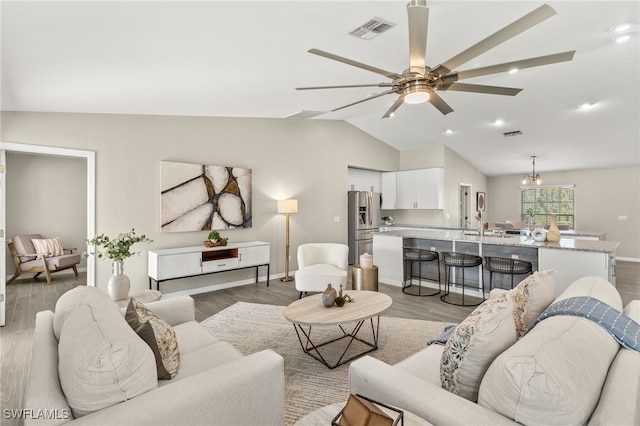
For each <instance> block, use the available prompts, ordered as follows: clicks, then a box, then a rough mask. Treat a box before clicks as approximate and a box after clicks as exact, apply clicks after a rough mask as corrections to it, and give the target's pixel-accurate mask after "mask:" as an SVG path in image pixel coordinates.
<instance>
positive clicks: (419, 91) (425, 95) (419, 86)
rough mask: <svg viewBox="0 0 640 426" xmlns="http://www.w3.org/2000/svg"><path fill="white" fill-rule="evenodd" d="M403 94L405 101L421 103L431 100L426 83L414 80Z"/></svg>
mask: <svg viewBox="0 0 640 426" xmlns="http://www.w3.org/2000/svg"><path fill="white" fill-rule="evenodd" d="M402 95H403V99H404V102H405V103H408V104H421V103H424V102H427V101H428V100H429V95H430V92H429V88H428V86H427V85H426V84H425V83H423V82H420V81H413V82H410V83H409V84H408V85H407V87H405V88H404V89H403V90H402Z"/></svg>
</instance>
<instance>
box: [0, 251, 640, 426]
mask: <svg viewBox="0 0 640 426" xmlns="http://www.w3.org/2000/svg"><path fill="white" fill-rule="evenodd" d="M616 275H617V288H618V291H619V292H620V295H621V296H622V301H623V305H626V304H627V303H629V302H630V301H631V300H634V299H640V263H633V262H618V264H617V270H616ZM78 285H86V275H85V274H82V273H81V274H79V276H78V278H76V277H75V276H74V275H73V274H54V275H53V282H52V284H51V285H47V284H46V281H44V279H38V280H33V279H26V280H18V282H17V283H14V284H12V285H10V286H8V287H7V302H6V325H5V326H4V327H2V328H0V342H1V343H0V348H1V351H2V353H1V361H0V376H1V378H2V387H1V389H0V392H1V395H0V401H1V404H2V405H1V407H0V408H1V410H0V411H2V410H4V409H11V408H22V400H23V394H24V387H25V383H26V377H27V373H28V368H29V360H30V358H31V339H32V336H33V329H34V325H35V316H36V313H37V312H39V311H42V310H47V309H50V310H53V309H54V307H55V304H56V301H57V300H58V298H59V297H60V295H62V294H63V293H65V292H66V291H68V290H70V289H72V288H74V287H76V286H78ZM379 291H381V292H383V293H386V294H388V295H389V296H391V297H392V299H393V304H392V305H391V307H390V308H389V309H388V310H387V311H385V312H384V314H383V315H387V316H393V317H400V318H414V319H422V320H430V321H444V322H460V321H461V320H462V319H464V318H465V317H466V316H467V315H468V314H469V313H470V312H471V311H472V310H473V309H474V308H473V307H459V306H452V305H447V304H445V303H443V302H441V301H440V299H439V297H438V296H434V297H415V296H410V295H407V294H404V293H402V292H401V291H400V288H398V287H393V286H388V285H384V284H381V285H380V286H379ZM193 298H194V300H195V305H196V320H198V321H203V320H205V319H206V318H209V317H210V316H212V315H214V314H215V313H217V312H220V311H221V310H223V309H225V308H227V307H229V306H231V305H233V304H234V303H235V302H238V301H244V302H252V303H267V304H272V305H282V306H286V305H288V304H289V303H291V302H292V301H294V300H296V299H297V292H296V290H295V288H294V284H293V283H292V282H289V283H283V282H281V281H279V280H277V279H274V280H271V283H270V286H269V287H267V286H266V285H265V283H264V282H262V283H258V284H251V285H246V286H241V287H234V288H229V289H224V290H219V291H215V292H210V293H203V294H199V295H194V296H193ZM21 423H22V422H19V421H16V420H7V419H4V416H3V417H2V425H20V424H21Z"/></svg>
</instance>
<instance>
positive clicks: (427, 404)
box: [349, 277, 640, 425]
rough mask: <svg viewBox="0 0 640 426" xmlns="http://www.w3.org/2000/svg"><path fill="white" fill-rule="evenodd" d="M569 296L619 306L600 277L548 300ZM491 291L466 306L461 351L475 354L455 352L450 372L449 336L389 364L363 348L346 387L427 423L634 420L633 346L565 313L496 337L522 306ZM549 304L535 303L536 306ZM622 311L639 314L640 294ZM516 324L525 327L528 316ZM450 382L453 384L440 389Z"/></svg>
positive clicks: (637, 364) (638, 419) (639, 371)
mask: <svg viewBox="0 0 640 426" xmlns="http://www.w3.org/2000/svg"><path fill="white" fill-rule="evenodd" d="M535 289H536V287H535V286H532V287H531V288H529V289H527V291H525V292H522V291H520V296H522V295H523V294H526V295H527V297H529V296H531V294H533V292H534V291H535ZM520 290H522V289H520ZM512 291H515V289H514V290H512ZM530 292H531V294H529V293H530ZM509 296H513V294H509ZM578 296H590V297H594V298H596V299H598V300H600V301H603V302H605V303H606V304H608V305H610V306H611V307H613V308H615V309H616V310H619V311H621V310H622V301H621V299H620V296H619V294H618V292H617V291H616V289H615V287H613V286H612V285H611V284H610V283H609V282H607V281H605V280H603V279H600V278H596V277H585V278H582V279H580V280H577V281H576V282H574V283H573V284H572V285H571V286H570V287H569V288H568V289H567V290H566V291H565V292H564V293H563V294H562V295H560V296H559V297H558V298H557V299H556V300H563V299H567V298H571V297H578ZM498 297H503V298H504V297H505V293H504V292H492V295H491V298H490V299H489V300H488V301H487V302H489V303H487V302H485V303H487V306H488V307H487V306H485V307H479V308H478V309H477V311H478V310H479V311H484V314H483V313H480V314H478V313H477V312H476V311H474V313H472V314H471V315H470V316H469V318H467V320H469V321H467V320H465V321H463V323H465V322H466V323H467V324H466V325H467V327H466V328H465V327H462V328H463V329H464V331H465V332H467V333H470V334H474V333H475V337H473V338H472V340H470V342H471V343H469V344H468V345H467V346H466V347H465V350H475V353H473V354H471V355H469V353H468V352H467V353H466V355H464V354H463V357H462V361H461V362H459V365H458V367H459V370H458V371H457V372H456V373H455V374H454V375H453V376H452V377H449V378H448V379H446V380H445V378H446V376H447V374H448V368H449V366H448V365H447V364H448V363H449V362H450V361H451V356H450V355H446V354H445V355H444V356H443V354H444V353H445V351H451V350H452V349H454V348H452V346H455V344H458V343H460V340H459V341H458V343H455V344H451V343H450V342H451V339H449V340H448V341H447V344H446V345H440V344H432V345H429V346H426V347H425V348H424V349H422V350H421V351H419V352H418V353H416V354H414V355H412V356H411V357H409V358H407V359H405V360H403V361H401V362H400V363H398V364H396V365H393V366H391V365H388V364H386V363H384V362H381V361H378V360H376V359H374V358H372V357H369V356H367V357H364V358H361V359H359V360H357V361H355V362H353V363H352V364H351V366H350V369H349V380H350V391H351V393H356V394H362V395H364V396H366V397H369V398H372V399H374V400H377V401H382V402H385V403H387V404H391V405H394V406H398V407H400V408H402V409H405V410H408V411H411V412H413V413H415V414H417V415H418V416H420V417H422V418H424V419H426V420H427V421H429V422H430V423H432V424H435V425H445V424H460V425H470V424H473V425H479V424H486V425H500V424H518V423H519V424H525V425H542V424H544V425H560V424H562V425H567V424H590V425H605V424H606V425H639V424H640V415H639V407H640V352H637V351H633V350H630V349H625V348H624V347H622V346H621V345H620V344H619V343H618V342H617V341H616V340H615V339H614V338H613V337H612V336H611V335H610V334H609V333H608V332H607V331H606V330H604V329H603V328H602V327H600V325H598V324H596V323H595V322H593V321H591V320H590V319H587V318H582V317H576V316H564V315H563V316H554V317H550V318H546V319H544V320H542V321H541V322H539V323H538V324H537V325H535V327H533V328H532V329H531V330H530V331H528V332H527V333H526V334H524V337H521V338H516V339H515V341H514V342H509V341H507V340H505V339H504V338H503V337H504V336H510V335H512V333H513V330H514V327H513V318H515V314H516V312H519V314H522V313H523V312H524V313H526V311H527V310H528V308H525V309H520V311H517V309H516V310H513V311H512V309H513V308H514V307H515V308H518V306H517V305H518V301H517V300H516V301H515V302H514V301H513V300H511V299H512V298H510V297H507V302H508V303H507V302H505V300H504V299H503V300H502V303H497V302H495V300H494V299H496V298H498ZM515 299H517V298H515ZM492 300H494V301H492ZM490 301H492V302H490ZM538 302H540V300H538ZM505 303H506V304H505ZM509 303H512V304H511V305H509ZM548 303H549V302H547V301H543V302H542V305H541V306H538V307H537V309H538V310H540V309H542V308H543V305H545V304H548ZM492 304H493V305H492ZM520 308H522V307H520ZM487 313H488V314H489V315H487ZM512 313H513V314H514V317H513V318H512ZM529 313H534V314H535V315H537V312H529ZM624 314H625V315H627V316H628V317H631V318H632V319H633V320H635V321H636V322H640V300H634V301H633V302H631V303H629V304H628V305H627V306H626V307H625V308H624ZM482 315H484V317H482ZM535 315H531V316H535ZM478 318H481V319H480V320H478ZM496 318H498V319H496ZM519 318H520V319H523V317H519ZM474 319H475V320H474ZM525 322H526V324H524V325H525V326H527V327H528V325H529V323H530V322H531V321H529V319H527V320H526V321H525ZM461 324H462V323H461ZM483 327H484V330H483ZM458 334H460V333H459V332H458ZM454 335H456V331H454ZM501 336H502V337H501ZM458 337H459V336H458ZM473 339H475V340H473ZM462 340H464V339H462ZM467 343H468V342H467ZM462 346H464V345H462ZM491 351H493V352H494V353H493V354H491V353H490V352H491ZM454 355H455V351H454ZM465 356H466V358H465ZM454 357H455V356H454ZM478 358H482V359H480V360H479V359H478ZM458 361H460V359H458ZM470 365H471V366H472V368H468V367H469V366H470ZM464 368H467V370H465V369H464ZM472 370H473V371H472ZM474 375H475V378H474V377H472V376H474ZM470 377H471V378H472V379H473V380H475V381H476V382H475V383H473V380H471V381H469V378H470ZM465 381H467V383H462V382H465ZM452 382H460V383H454V385H455V386H453V389H450V390H445V389H444V388H443V387H450V385H451V383H452ZM463 385H464V386H463ZM465 386H466V387H465Z"/></svg>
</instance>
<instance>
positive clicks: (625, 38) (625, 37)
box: [613, 34, 631, 43]
mask: <svg viewBox="0 0 640 426" xmlns="http://www.w3.org/2000/svg"><path fill="white" fill-rule="evenodd" d="M630 38H631V36H630V35H629V34H623V35H621V36H619V37H616V38H614V39H613V40H614V41H615V42H616V43H624V42H625V41H628V40H629V39H630Z"/></svg>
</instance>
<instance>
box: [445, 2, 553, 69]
mask: <svg viewBox="0 0 640 426" xmlns="http://www.w3.org/2000/svg"><path fill="white" fill-rule="evenodd" d="M555 14H556V11H555V10H553V8H552V7H551V6H549V5H547V4H543V5H542V6H540V7H539V8H537V9H535V10H534V11H532V12H529V13H528V14H526V15H525V16H523V17H522V18H520V19H518V20H516V21H514V22H512V23H511V24H509V25H507V26H506V27H504V28H502V29H501V30H498V31H497V32H495V33H493V34H492V35H490V36H489V37H487V38H485V39H484V40H481V41H479V42H478V43H476V44H474V45H473V46H471V47H470V48H468V49H466V50H464V51H462V52H460V53H458V54H457V55H456V56H454V57H453V58H451V59H449V60H447V61H445V62H443V63H442V64H440V65H439V66H438V67H436V68H437V70H436V68H434V71H436V72H437V73H438V75H439V76H440V77H442V76H443V75H445V74H447V73H448V72H449V71H451V70H453V69H456V68H457V67H459V66H460V65H462V64H464V63H466V62H469V61H470V60H471V59H473V58H475V57H477V56H479V55H481V54H483V53H484V52H486V51H488V50H490V49H493V48H494V47H496V46H497V45H499V44H500V43H504V42H505V41H507V40H509V39H510V38H512V37H515V36H517V35H518V34H520V33H522V32H524V31H526V30H528V29H529V28H532V27H534V26H535V25H537V24H539V23H540V22H542V21H544V20H546V19H549V18H551V17H552V16H553V15H555Z"/></svg>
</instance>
